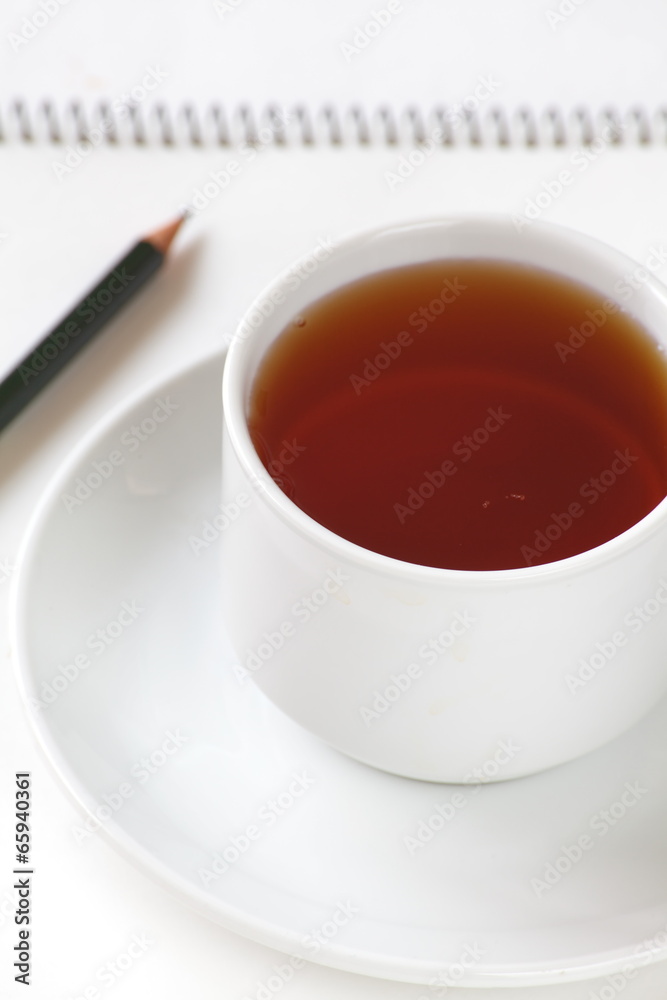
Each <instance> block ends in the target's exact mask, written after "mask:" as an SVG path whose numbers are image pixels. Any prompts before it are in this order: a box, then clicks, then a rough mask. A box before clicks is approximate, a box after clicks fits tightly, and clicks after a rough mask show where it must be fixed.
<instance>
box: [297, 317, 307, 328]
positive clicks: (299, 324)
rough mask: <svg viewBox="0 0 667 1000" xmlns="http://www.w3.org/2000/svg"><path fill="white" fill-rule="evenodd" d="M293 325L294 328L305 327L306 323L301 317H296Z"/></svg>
mask: <svg viewBox="0 0 667 1000" xmlns="http://www.w3.org/2000/svg"><path fill="white" fill-rule="evenodd" d="M294 325H295V326H305V325H306V321H305V319H304V318H303V316H297V317H296V319H295V320H294Z"/></svg>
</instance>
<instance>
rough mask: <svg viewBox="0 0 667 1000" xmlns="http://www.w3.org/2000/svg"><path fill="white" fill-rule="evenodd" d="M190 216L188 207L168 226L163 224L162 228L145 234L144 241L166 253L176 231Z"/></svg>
mask: <svg viewBox="0 0 667 1000" xmlns="http://www.w3.org/2000/svg"><path fill="white" fill-rule="evenodd" d="M189 216H190V212H189V211H188V209H185V211H183V212H181V214H180V215H179V216H178V218H177V219H174V221H173V222H170V223H169V224H168V225H166V226H162V227H161V228H160V229H156V230H155V232H153V233H150V235H149V236H144V242H145V243H150V244H151V245H152V246H154V247H155V249H156V250H159V251H160V253H163V254H166V252H167V250H168V249H169V247H170V246H171V244H172V243H173V241H174V237H175V236H176V233H177V232H178V230H179V229H180V228H181V226H182V225H183V223H184V222H185V220H186V219H187V218H189Z"/></svg>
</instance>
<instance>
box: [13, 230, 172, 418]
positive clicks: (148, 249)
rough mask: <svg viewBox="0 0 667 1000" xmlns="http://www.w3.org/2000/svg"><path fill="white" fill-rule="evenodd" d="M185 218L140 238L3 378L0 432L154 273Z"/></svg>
mask: <svg viewBox="0 0 667 1000" xmlns="http://www.w3.org/2000/svg"><path fill="white" fill-rule="evenodd" d="M185 218H186V216H185V214H184V215H181V216H179V217H178V218H177V219H175V220H174V221H173V222H170V223H169V225H167V226H164V227H163V228H161V229H158V230H156V231H155V232H153V233H151V234H150V235H149V236H145V237H144V238H143V239H141V240H139V242H138V243H137V244H136V245H135V246H134V247H132V249H131V250H130V251H129V253H127V254H125V256H124V257H123V258H122V259H121V260H119V261H118V262H117V263H116V264H115V265H114V266H113V267H112V268H111V270H110V271H109V273H108V274H107V275H106V276H105V277H104V278H102V280H101V281H99V282H98V283H97V284H96V285H95V287H94V288H91V289H90V291H89V292H88V293H87V294H86V295H85V296H84V297H83V299H82V300H81V302H79V303H78V305H76V306H75V307H74V309H72V311H71V312H70V313H69V314H68V315H67V316H65V317H64V318H63V319H61V321H60V322H59V323H58V325H57V326H56V327H55V328H54V329H53V330H51V332H50V333H48V334H47V335H46V337H44V339H43V340H42V341H41V342H40V343H39V344H38V345H37V347H36V348H34V350H32V351H31V352H30V354H27V355H26V356H25V357H24V358H23V360H22V361H21V362H20V364H18V365H17V366H16V368H15V369H14V370H13V371H12V372H11V373H10V374H9V375H8V376H7V378H5V379H4V380H3V381H2V382H0V431H1V430H3V429H4V428H5V427H6V426H7V424H8V423H10V421H12V420H13V419H14V417H16V416H17V415H18V414H19V413H20V412H21V410H23V408H24V407H26V406H27V405H28V403H29V402H30V401H31V400H33V399H34V398H35V396H37V395H38V394H39V393H40V392H41V391H42V389H43V388H44V387H45V386H46V385H48V383H49V382H50V381H51V379H52V378H53V377H54V376H55V375H57V374H58V372H59V371H61V370H62V369H63V368H64V367H65V365H67V364H68V363H69V362H70V361H71V360H72V358H73V357H74V356H75V355H76V354H77V353H78V352H79V351H80V350H81V348H82V347H84V346H85V345H86V344H87V343H89V342H90V341H91V340H92V338H93V337H94V336H95V334H96V333H99V331H100V330H101V329H102V327H103V326H104V324H105V323H107V322H108V321H109V320H110V319H111V317H112V316H115V314H116V313H117V312H118V310H119V309H120V308H121V306H123V305H124V304H125V303H126V302H127V301H128V299H130V298H131V297H132V296H133V295H134V294H135V293H136V292H138V291H139V289H140V288H141V287H142V286H143V285H144V284H145V282H146V281H148V279H149V278H150V277H151V275H153V274H155V272H156V271H157V270H158V268H159V267H160V265H161V264H162V263H163V262H164V259H165V257H166V254H167V251H168V250H169V247H170V246H171V243H172V241H173V239H174V237H175V236H176V233H177V232H178V230H179V229H180V228H181V226H182V225H183V222H184V220H185Z"/></svg>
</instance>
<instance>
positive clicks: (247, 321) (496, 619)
mask: <svg viewBox="0 0 667 1000" xmlns="http://www.w3.org/2000/svg"><path fill="white" fill-rule="evenodd" d="M442 258H486V259H489V258H495V259H498V260H502V261H519V262H524V263H528V264H532V265H534V266H537V267H541V268H545V269H547V270H550V271H553V272H556V273H558V274H560V275H562V276H565V277H566V278H567V277H569V278H571V279H574V280H576V281H578V282H582V283H585V284H587V285H589V286H590V287H592V288H594V289H596V290H597V291H598V292H600V293H601V294H602V295H603V296H604V297H606V298H612V299H613V298H615V287H614V286H615V283H616V282H618V281H620V280H623V276H624V275H627V274H628V273H629V272H632V271H633V270H634V269H636V267H637V265H636V263H635V262H633V261H631V260H630V259H628V258H626V257H624V256H623V255H622V254H620V253H618V252H617V251H616V250H614V249H612V248H610V247H607V246H605V245H603V244H602V243H599V242H597V241H595V240H593V239H591V238H589V237H587V236H583V235H581V234H578V233H576V232H573V231H569V230H566V229H561V228H559V227H555V226H547V225H541V224H540V225H532V226H531V227H530V228H529V229H527V230H526V231H524V232H522V233H518V232H517V231H516V229H515V227H514V225H513V224H512V223H511V222H510V221H509V220H505V219H501V218H492V217H491V218H468V219H453V220H436V221H429V222H419V223H414V224H405V225H399V226H396V227H394V228H386V229H382V230H377V231H374V232H370V233H364V234H361V235H356V236H353V237H351V238H349V239H347V240H345V241H344V242H341V243H340V245H339V246H338V248H337V249H336V250H335V251H334V252H333V253H332V254H331V255H330V256H328V257H327V258H326V259H324V260H323V261H322V262H320V263H319V265H318V266H317V268H316V269H315V270H312V260H313V258H312V257H309V258H308V260H309V268H308V269H309V270H312V273H311V274H310V275H309V277H308V278H307V280H300V281H298V282H297V281H295V279H294V275H295V274H300V275H303V274H305V271H304V270H303V269H301V270H296V271H295V270H290V272H288V273H286V274H284V275H282V276H280V277H278V278H277V279H276V280H275V281H274V282H273V283H272V284H271V285H270V286H269V287H268V288H267V289H266V290H265V291H264V292H262V294H261V295H260V296H259V297H258V298H257V299H256V300H255V302H254V303H253V304H252V306H251V307H250V308H249V310H248V313H247V314H246V316H245V318H244V320H243V321H242V323H241V325H240V327H239V330H238V331H237V334H236V336H235V338H234V340H233V342H232V344H231V347H230V350H229V355H228V357H227V362H226V365H225V373H224V380H223V402H224V420H225V433H224V451H223V498H222V499H223V511H227V514H228V516H227V521H228V522H229V523H228V526H227V527H226V528H225V530H224V531H223V533H222V544H223V559H224V573H223V580H224V606H223V614H224V616H225V620H226V624H227V627H228V630H229V632H230V634H231V637H232V641H233V644H234V646H235V649H236V653H237V656H238V660H237V665H236V667H235V669H236V672H237V675H238V676H239V681H240V682H241V683H250V682H251V680H250V679H252V681H254V682H255V683H256V684H258V685H259V687H260V688H261V689H262V690H263V691H264V692H265V694H266V695H267V696H268V697H269V698H270V699H271V701H273V702H274V703H275V704H276V705H277V706H278V707H279V708H281V709H282V710H283V711H284V712H286V713H287V714H288V715H290V716H291V717H292V718H293V719H295V720H296V721H297V722H299V723H301V724H302V725H303V726H305V727H306V728H307V729H309V730H310V731H312V732H313V733H315V734H316V735H318V736H320V737H321V738H322V739H324V740H326V741H327V742H328V743H330V744H331V745H332V746H334V747H336V748H338V749H339V750H342V751H344V752H345V753H347V754H349V755H351V756H352V757H354V758H357V759H358V760H360V761H364V762H366V763H368V764H372V765H374V766H375V767H378V768H382V769H384V770H387V771H391V772H394V773H396V774H400V775H405V776H408V777H412V778H421V779H426V780H430V781H448V782H469V781H488V780H502V779H506V778H513V777H517V776H520V775H525V774H530V773H532V772H535V771H540V770H542V769H544V768H547V767H551V766H553V765H555V764H559V763H562V762H563V761H566V760H569V759H571V758H574V757H577V756H579V755H580V754H583V753H586V752H587V751H589V750H592V749H594V748H595V747H598V746H600V745H602V744H604V743H606V742H607V741H608V740H610V739H612V738H614V737H615V736H617V735H619V734H620V733H622V732H623V731H624V730H625V729H627V728H628V727H629V726H631V725H633V723H635V722H636V721H637V720H638V719H640V718H641V717H642V716H643V715H644V714H645V713H646V712H647V711H648V710H649V709H650V708H651V707H652V706H653V705H654V704H655V703H656V702H657V701H658V700H659V699H660V698H661V697H662V696H663V695H664V694H665V693H666V692H667V665H666V658H667V613H666V612H665V610H664V609H665V608H666V607H667V500H666V501H662V502H661V503H660V504H659V505H658V506H657V507H656V508H655V509H654V510H653V511H651V512H650V513H649V514H648V515H647V516H646V517H644V518H643V519H642V520H641V521H639V522H638V523H637V524H635V525H634V526H632V527H631V528H629V529H628V530H627V531H624V532H623V533H622V534H620V535H618V536H617V537H615V538H613V539H612V540H611V541H608V542H606V543H604V544H603V545H599V546H597V547H596V548H593V549H590V550H588V551H586V552H582V553H580V554H578V555H575V556H572V557H570V558H567V559H563V560H560V561H558V562H552V563H547V564H545V565H538V566H530V567H526V568H521V569H509V570H495V571H488V572H486V571H461V570H446V569H438V568H433V567H426V566H419V565H414V564H411V563H407V562H401V561H399V560H396V559H392V558H389V557H388V556H384V555H379V554H377V553H375V552H371V551H368V550H366V549H364V548H362V547H360V546H358V545H356V544H353V543H352V542H349V541H347V540H346V539H345V538H341V537H339V536H337V535H336V534H334V533H333V532H332V531H330V530H328V529H326V528H324V527H322V526H321V525H320V524H318V523H317V522H316V521H314V520H313V519H312V518H311V517H309V516H308V515H306V514H305V513H304V512H303V511H301V510H300V509H299V508H298V507H297V506H296V505H295V504H294V503H293V502H292V501H291V500H290V499H289V498H288V497H287V496H286V495H285V493H284V492H283V491H282V490H281V489H280V488H279V487H278V486H277V485H276V483H275V482H273V480H272V479H271V478H270V476H269V475H268V474H267V472H266V470H265V468H264V466H263V464H262V462H261V461H260V458H259V457H258V455H257V453H256V451H255V448H254V447H253V444H252V441H251V438H250V434H249V432H248V427H247V423H246V407H247V402H248V397H249V392H250V388H251V385H252V382H253V377H254V375H255V372H256V371H257V368H258V365H259V363H260V361H261V359H262V356H263V355H264V353H265V351H266V349H267V347H268V345H269V344H270V343H271V342H272V341H273V340H274V338H275V337H276V336H277V335H278V334H279V333H280V332H281V331H282V330H283V329H284V327H285V326H286V325H287V324H288V322H289V321H290V320H291V319H292V318H293V317H294V316H295V315H297V314H298V313H299V312H300V311H301V310H302V309H303V308H304V307H305V306H306V305H307V304H309V303H311V302H312V301H314V300H315V299H318V298H320V297H321V296H322V295H325V294H327V293H329V292H331V291H333V290H335V289H336V288H338V287H340V286H341V285H344V284H346V283H347V282H350V281H353V280H355V279H357V278H360V277H362V276H363V275H366V274H370V273H372V272H375V271H379V270H384V269H386V268H391V267H398V266H401V265H405V264H413V263H417V262H420V261H426V260H436V259H442ZM642 277H643V280H642V281H641V282H640V287H638V289H637V290H636V292H635V293H634V294H633V297H632V301H631V303H630V311H631V312H632V314H633V315H634V316H635V317H636V319H637V320H638V321H639V322H640V323H641V324H642V325H643V326H644V327H645V328H646V329H647V330H648V331H649V333H650V334H651V335H652V336H653V337H655V338H656V340H657V341H658V342H659V343H660V344H661V345H663V346H665V347H667V289H666V288H665V287H664V286H663V285H662V284H661V283H660V282H659V281H657V280H656V279H655V278H653V277H652V276H651V275H649V274H646V275H645V280H644V276H642ZM288 457H289V456H285V458H286V461H287V459H288ZM638 608H639V609H641V612H640V613H638V612H637V611H636V609H638ZM633 609H635V610H633ZM635 618H636V619H637V620H638V621H639V622H641V625H639V626H637V625H635V624H630V622H631V621H632V622H633V623H634V621H635ZM429 644H435V646H434V647H433V648H435V649H438V650H439V652H438V656H437V661H436V662H435V663H431V662H429V658H428V657H427V656H426V655H425V654H424V652H422V653H421V654H420V652H419V651H420V650H422V651H423V647H424V646H427V647H428V645H429Z"/></svg>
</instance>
